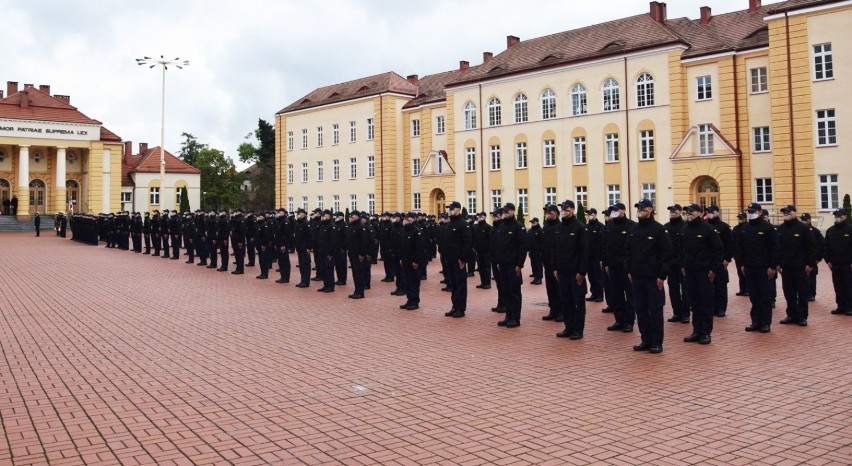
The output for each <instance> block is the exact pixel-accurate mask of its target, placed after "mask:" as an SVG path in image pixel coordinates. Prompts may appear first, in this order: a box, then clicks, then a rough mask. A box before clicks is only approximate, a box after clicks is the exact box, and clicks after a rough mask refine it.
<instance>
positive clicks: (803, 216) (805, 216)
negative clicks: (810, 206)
mask: <svg viewBox="0 0 852 466" xmlns="http://www.w3.org/2000/svg"><path fill="white" fill-rule="evenodd" d="M799 218H800V219H802V220H810V219H811V214H809V213H807V212H805V213H803V214H802V216H801V217H799Z"/></svg>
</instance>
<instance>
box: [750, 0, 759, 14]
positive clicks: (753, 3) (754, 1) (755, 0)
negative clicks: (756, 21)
mask: <svg viewBox="0 0 852 466" xmlns="http://www.w3.org/2000/svg"><path fill="white" fill-rule="evenodd" d="M758 8H760V0H748V12H749V13H754V12H755V11H757V9H758Z"/></svg>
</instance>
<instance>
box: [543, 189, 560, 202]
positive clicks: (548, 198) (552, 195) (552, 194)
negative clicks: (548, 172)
mask: <svg viewBox="0 0 852 466" xmlns="http://www.w3.org/2000/svg"><path fill="white" fill-rule="evenodd" d="M556 202H558V201H557V200H556V188H544V205H555V204H556Z"/></svg>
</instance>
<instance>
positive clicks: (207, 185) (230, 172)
mask: <svg viewBox="0 0 852 466" xmlns="http://www.w3.org/2000/svg"><path fill="white" fill-rule="evenodd" d="M196 157H197V158H196V160H195V162H196V165H195V167H196V168H198V169H199V170H201V189H202V190H203V191H204V192H205V193H206V194H205V195H204V197H203V201H202V205H201V208H202V209H205V210H209V209H217V210H218V209H222V208H226V209H233V208H236V207H238V206H239V204H240V184H241V183H242V179H241V176H240V175H239V173H237V170H236V168H235V167H234V162H233V161H232V160H231V159H229V158H228V157H225V153H224V152H222V151H220V150H219V149H213V148H211V147H207V146H206V145H205V146H204V148H203V149H201V150H200V151H198V153H197V154H196Z"/></svg>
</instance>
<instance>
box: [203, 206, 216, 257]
mask: <svg viewBox="0 0 852 466" xmlns="http://www.w3.org/2000/svg"><path fill="white" fill-rule="evenodd" d="M207 256H208V257H207V258H208V259H209V260H210V262H209V263H208V264H207V268H208V269H217V268H219V267H218V265H217V264H218V263H219V220H218V219H217V218H216V212H214V211H210V213H209V214H208V215H207ZM202 260H203V258H202Z"/></svg>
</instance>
